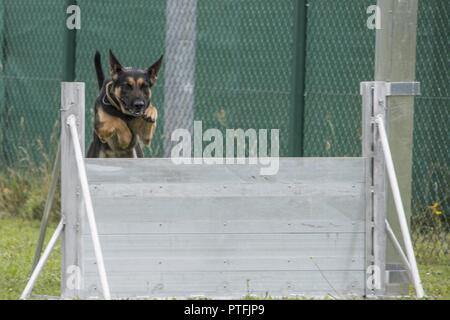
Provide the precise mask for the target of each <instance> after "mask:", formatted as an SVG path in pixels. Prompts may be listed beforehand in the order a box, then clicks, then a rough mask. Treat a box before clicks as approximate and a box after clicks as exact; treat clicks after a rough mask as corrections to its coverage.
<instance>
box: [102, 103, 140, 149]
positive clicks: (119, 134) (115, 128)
mask: <svg viewBox="0 0 450 320" xmlns="http://www.w3.org/2000/svg"><path fill="white" fill-rule="evenodd" d="M95 132H96V134H97V136H98V137H99V138H100V140H101V141H102V142H103V143H108V144H109V145H110V147H111V148H112V149H115V148H117V147H118V148H120V149H127V148H128V147H129V146H130V143H131V141H132V140H133V134H132V132H131V131H130V129H129V128H128V126H127V124H126V123H125V122H124V121H123V120H121V119H119V118H117V117H113V116H111V115H109V114H107V113H106V112H105V111H104V110H103V108H102V107H101V106H99V107H98V108H97V112H96V121H95Z"/></svg>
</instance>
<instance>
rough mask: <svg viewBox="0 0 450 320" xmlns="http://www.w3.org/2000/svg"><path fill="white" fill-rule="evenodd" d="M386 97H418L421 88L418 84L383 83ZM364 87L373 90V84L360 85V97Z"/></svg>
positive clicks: (364, 83)
mask: <svg viewBox="0 0 450 320" xmlns="http://www.w3.org/2000/svg"><path fill="white" fill-rule="evenodd" d="M385 85H386V96H387V97H391V96H420V95H421V86H420V82H385ZM366 86H370V87H372V88H373V86H374V82H362V83H361V89H360V90H361V95H363V94H364V90H365V88H366Z"/></svg>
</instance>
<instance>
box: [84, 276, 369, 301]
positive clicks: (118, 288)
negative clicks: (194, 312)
mask: <svg viewBox="0 0 450 320" xmlns="http://www.w3.org/2000/svg"><path fill="white" fill-rule="evenodd" d="M85 280H86V292H85V294H86V297H96V296H98V295H99V293H98V288H99V285H98V282H97V281H96V277H95V276H94V275H92V276H87V277H86V278H85ZM110 281H111V292H112V295H113V297H116V298H126V297H150V298H158V297H162V298H175V297H178V298H186V297H207V298H211V299H214V298H235V299H238V298H242V297H243V296H245V295H255V296H259V297H289V296H298V295H308V296H324V295H332V296H335V297H339V296H341V295H348V294H354V295H359V296H361V295H363V294H364V282H365V277H364V272H362V271H357V272H355V271H323V272H322V273H321V272H315V271H242V272H229V271H225V272H206V273H205V272H163V273H144V274H142V273H119V274H112V275H110Z"/></svg>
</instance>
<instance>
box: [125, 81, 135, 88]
mask: <svg viewBox="0 0 450 320" xmlns="http://www.w3.org/2000/svg"><path fill="white" fill-rule="evenodd" d="M125 88H126V89H127V90H133V86H132V85H131V84H129V83H128V82H127V83H125Z"/></svg>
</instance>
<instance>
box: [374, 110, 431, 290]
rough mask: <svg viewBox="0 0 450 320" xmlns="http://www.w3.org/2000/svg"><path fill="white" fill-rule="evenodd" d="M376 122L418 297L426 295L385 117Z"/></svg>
mask: <svg viewBox="0 0 450 320" xmlns="http://www.w3.org/2000/svg"><path fill="white" fill-rule="evenodd" d="M375 122H376V124H377V128H378V132H379V133H380V138H381V144H382V146H383V154H384V158H385V161H386V170H387V173H388V177H389V183H390V186H391V190H392V195H393V198H394V202H395V208H396V210H397V215H398V219H399V222H400V228H401V231H402V236H403V242H404V244H405V247H406V255H407V257H408V262H409V265H410V267H411V276H412V280H413V284H414V288H415V289H416V295H417V297H418V298H423V297H424V295H425V294H424V291H423V287H422V282H421V280H420V275H419V269H418V267H417V262H416V256H415V255H414V248H413V245H412V241H411V236H410V233H409V228H408V222H407V220H406V214H405V209H404V207H403V201H402V198H401V195H400V189H399V186H398V181H397V176H396V175H395V168H394V162H393V160H392V154H391V149H390V147H389V142H388V138H387V133H386V129H385V126H384V121H383V118H382V117H380V116H376V118H375Z"/></svg>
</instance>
